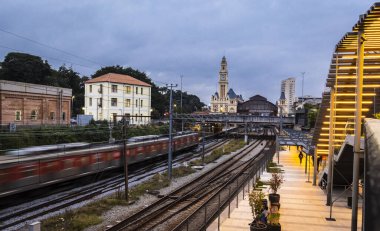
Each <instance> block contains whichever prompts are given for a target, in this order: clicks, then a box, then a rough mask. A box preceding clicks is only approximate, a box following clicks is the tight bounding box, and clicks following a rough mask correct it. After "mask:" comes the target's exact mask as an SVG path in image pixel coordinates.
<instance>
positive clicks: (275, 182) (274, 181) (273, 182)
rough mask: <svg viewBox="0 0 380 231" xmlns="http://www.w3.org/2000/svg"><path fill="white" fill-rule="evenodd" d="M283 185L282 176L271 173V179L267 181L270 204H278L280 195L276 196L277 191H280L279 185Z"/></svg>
mask: <svg viewBox="0 0 380 231" xmlns="http://www.w3.org/2000/svg"><path fill="white" fill-rule="evenodd" d="M282 183H284V176H283V175H282V173H277V172H276V173H272V178H271V179H270V180H269V187H270V190H271V191H272V193H271V194H269V201H270V203H271V204H272V203H280V195H279V194H277V191H278V189H280V187H281V184H282Z"/></svg>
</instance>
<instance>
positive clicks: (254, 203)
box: [249, 190, 267, 231]
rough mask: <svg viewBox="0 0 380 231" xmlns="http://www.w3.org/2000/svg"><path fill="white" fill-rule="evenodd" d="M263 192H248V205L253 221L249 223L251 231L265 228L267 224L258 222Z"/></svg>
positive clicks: (261, 208) (262, 206) (262, 230)
mask: <svg viewBox="0 0 380 231" xmlns="http://www.w3.org/2000/svg"><path fill="white" fill-rule="evenodd" d="M264 198H265V194H264V193H263V192H261V191H256V190H253V191H252V192H250V193H249V205H250V206H251V210H252V215H253V222H252V223H251V224H249V225H250V230H251V231H264V230H267V225H266V224H264V223H262V222H260V215H261V211H262V210H263V208H264V205H263V199H264Z"/></svg>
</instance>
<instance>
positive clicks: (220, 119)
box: [173, 114, 295, 124]
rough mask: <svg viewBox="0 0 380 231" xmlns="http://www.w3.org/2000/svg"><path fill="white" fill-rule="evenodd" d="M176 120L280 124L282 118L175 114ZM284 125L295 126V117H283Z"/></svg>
mask: <svg viewBox="0 0 380 231" xmlns="http://www.w3.org/2000/svg"><path fill="white" fill-rule="evenodd" d="M173 118H174V119H176V120H194V121H197V122H202V121H206V122H229V123H275V124H278V123H280V120H281V118H280V117H277V116H253V115H225V114H208V115H196V114H175V115H173ZM282 122H283V123H284V124H294V122H295V118H294V117H283V118H282Z"/></svg>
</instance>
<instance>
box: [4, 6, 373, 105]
mask: <svg viewBox="0 0 380 231" xmlns="http://www.w3.org/2000/svg"><path fill="white" fill-rule="evenodd" d="M372 4H373V1H368V0H333V1H332V0H319V1H316V0H314V1H311V0H239V1H231V0H229V1H211V0H207V1H205V0H186V1H185V0H183V1H180V0H171V1H169V0H160V1H155V0H150V1H145V0H135V1H129V0H128V1H127V0H121V1H112V0H103V1H100V0H98V1H96V0H89V1H83V0H81V1H74V0H65V1H51V0H33V1H30V0H25V1H21V0H2V1H1V7H0V59H3V58H4V56H5V55H6V54H7V53H8V52H11V51H14V50H17V51H21V52H26V53H30V54H34V55H38V56H41V57H43V58H44V59H47V60H48V62H49V63H50V64H51V65H52V66H53V67H54V68H57V67H59V66H61V65H62V64H64V63H65V64H66V65H67V66H72V67H73V69H74V70H75V71H77V72H79V73H80V74H81V75H91V74H93V73H94V72H95V71H96V70H97V69H99V68H100V67H101V66H107V65H117V64H118V65H123V66H126V67H127V66H131V67H132V68H135V69H139V70H140V71H144V72H146V73H147V74H148V75H149V76H150V78H151V79H152V80H153V81H155V82H156V83H157V84H158V85H160V86H162V85H163V83H178V84H179V82H180V75H183V89H184V91H188V92H189V93H192V94H196V95H198V96H199V97H200V98H201V100H202V101H203V102H205V103H206V104H209V102H210V97H211V95H212V94H213V93H214V92H215V91H216V88H217V80H218V72H219V67H220V61H221V58H222V57H223V55H225V56H226V58H227V62H228V69H229V83H230V87H232V88H233V89H234V90H235V92H236V93H238V94H242V95H243V97H244V99H248V98H249V97H251V96H253V95H255V94H260V95H263V96H264V97H267V98H268V99H269V100H270V101H272V102H274V101H275V100H277V99H278V98H279V97H280V82H281V80H282V79H285V78H288V77H296V84H297V87H296V95H297V96H300V95H301V79H302V78H301V76H302V75H301V72H306V74H305V84H304V94H305V95H306V94H307V95H314V96H321V92H322V90H323V89H324V84H325V80H326V74H327V72H328V68H329V63H330V59H331V56H332V52H333V50H334V46H335V44H336V43H337V42H338V41H339V40H340V39H341V37H342V36H343V35H344V34H345V33H346V32H348V31H350V30H351V29H352V26H353V25H354V24H355V23H356V22H357V20H358V17H359V15H360V14H363V13H365V11H367V10H368V9H369V7H370V6H371V5H372ZM4 31H7V32H11V33H15V34H16V35H21V36H23V37H25V38H28V39H30V40H33V41H38V42H40V43H42V44H46V45H49V46H50V47H54V48H56V49H60V50H63V51H65V52H66V53H65V52H60V51H58V50H54V49H51V48H48V47H46V46H42V45H38V44H36V43H33V42H31V41H28V40H25V39H22V38H20V37H16V36H14V35H11V34H9V33H5V32H4ZM11 49H14V50H11ZM69 54H72V55H69Z"/></svg>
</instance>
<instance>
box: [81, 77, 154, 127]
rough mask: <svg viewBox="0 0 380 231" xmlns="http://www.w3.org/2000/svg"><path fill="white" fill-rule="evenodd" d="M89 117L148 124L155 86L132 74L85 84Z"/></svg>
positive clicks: (92, 80)
mask: <svg viewBox="0 0 380 231" xmlns="http://www.w3.org/2000/svg"><path fill="white" fill-rule="evenodd" d="M84 106H85V107H84V111H85V114H86V115H93V117H94V120H108V121H109V120H114V119H116V120H121V118H122V116H127V117H129V123H130V124H137V125H139V124H147V123H149V121H150V113H151V85H150V84H148V83H145V82H143V81H140V80H138V79H135V78H133V77H131V76H129V75H122V74H114V73H109V74H105V75H102V76H99V77H97V78H93V79H91V80H88V81H87V82H86V83H85V103H84Z"/></svg>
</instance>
